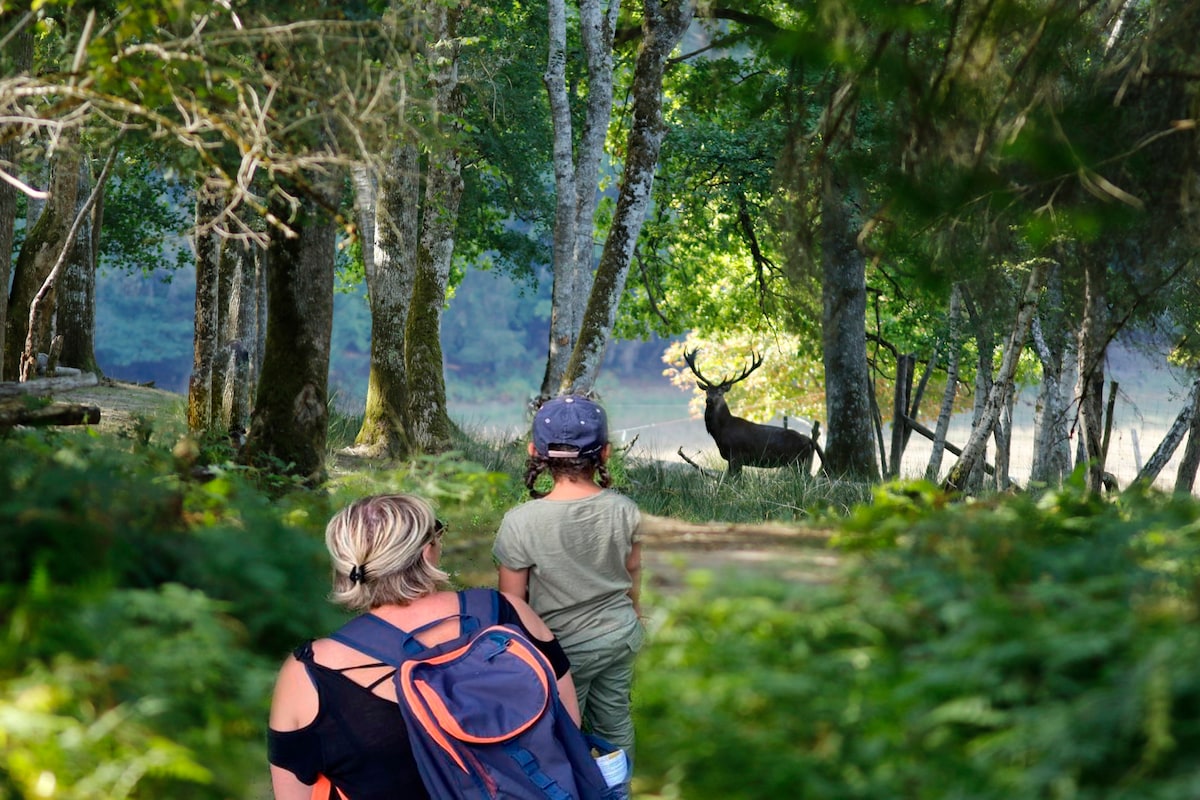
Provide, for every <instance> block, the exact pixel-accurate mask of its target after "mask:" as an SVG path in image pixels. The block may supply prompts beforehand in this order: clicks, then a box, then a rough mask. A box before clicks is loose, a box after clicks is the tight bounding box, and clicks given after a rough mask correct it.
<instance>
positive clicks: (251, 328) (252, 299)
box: [222, 240, 262, 436]
mask: <svg viewBox="0 0 1200 800" xmlns="http://www.w3.org/2000/svg"><path fill="white" fill-rule="evenodd" d="M222 247H223V249H224V250H225V251H227V252H226V253H225V256H224V257H227V258H229V259H230V260H232V261H233V262H234V265H235V266H234V280H233V287H232V294H231V295H230V301H229V306H230V313H229V329H228V331H227V332H226V336H225V338H226V342H227V356H228V361H229V367H228V375H229V380H228V382H227V383H228V385H227V389H228V398H227V399H226V401H225V406H227V408H228V412H227V415H226V417H225V418H224V419H223V420H222V422H223V424H224V425H225V427H226V428H227V429H228V430H229V432H230V433H231V434H237V435H239V436H240V435H244V434H245V432H246V430H247V429H248V428H249V427H250V414H251V412H252V410H253V409H252V406H251V400H250V399H251V397H253V395H254V388H255V382H256V375H257V373H256V372H255V369H254V363H255V355H254V348H255V346H256V332H255V328H256V323H257V321H258V306H259V303H260V302H261V301H262V299H261V298H259V296H258V292H257V281H256V274H257V271H258V265H257V262H258V261H261V260H262V250H260V249H259V248H257V247H255V246H254V245H253V244H251V243H250V242H247V241H234V240H229V241H226V242H224V244H223V245H222Z"/></svg>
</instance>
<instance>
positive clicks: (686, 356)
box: [683, 350, 713, 391]
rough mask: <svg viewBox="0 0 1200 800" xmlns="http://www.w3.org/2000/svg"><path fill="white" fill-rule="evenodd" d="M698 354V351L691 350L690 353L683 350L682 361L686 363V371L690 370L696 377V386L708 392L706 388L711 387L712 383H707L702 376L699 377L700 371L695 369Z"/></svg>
mask: <svg viewBox="0 0 1200 800" xmlns="http://www.w3.org/2000/svg"><path fill="white" fill-rule="evenodd" d="M699 352H700V351H699V350H692V351H690V352H689V351H687V350H684V351H683V360H684V362H686V363H687V365H688V369H690V370H691V371H692V374H693V375H695V376H696V385H697V386H699V387H700V388H701V389H702V390H704V391H708V388H709V387H710V386H712V385H713V383H712V382H711V381H709V380H708V379H707V378H705V377H704V376H703V375H701V374H700V370H698V369H696V353H699Z"/></svg>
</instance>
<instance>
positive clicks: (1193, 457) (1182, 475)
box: [1175, 384, 1200, 494]
mask: <svg viewBox="0 0 1200 800" xmlns="http://www.w3.org/2000/svg"><path fill="white" fill-rule="evenodd" d="M1194 385H1195V384H1193V386H1194ZM1189 399H1190V400H1191V401H1192V418H1191V421H1190V422H1189V424H1188V435H1187V437H1188V439H1187V447H1185V448H1184V449H1183V460H1182V461H1180V462H1179V470H1178V471H1177V472H1176V473H1175V491H1176V492H1177V493H1187V494H1191V492H1192V487H1193V486H1194V485H1195V483H1196V469H1197V468H1198V467H1200V391H1195V390H1193V391H1192V393H1191V396H1190V398H1189Z"/></svg>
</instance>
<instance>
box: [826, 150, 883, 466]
mask: <svg viewBox="0 0 1200 800" xmlns="http://www.w3.org/2000/svg"><path fill="white" fill-rule="evenodd" d="M823 184H824V185H823V187H822V196H821V266H822V273H823V275H824V278H823V281H822V289H821V296H822V302H823V312H822V317H821V329H822V330H821V333H822V353H823V362H824V367H825V416H826V418H827V419H828V426H827V427H828V434H827V441H826V445H825V467H826V469H827V470H828V472H829V473H830V474H831V475H834V476H836V477H850V478H854V479H858V480H870V481H877V480H879V466H878V464H877V463H876V461H875V447H874V444H873V442H872V439H871V401H870V397H869V396H868V393H869V392H870V391H871V384H870V376H869V374H868V372H867V357H866V353H867V328H866V326H867V317H866V314H867V284H866V261H865V259H864V258H863V254H862V253H861V252H860V251H859V250H858V247H857V246H856V245H855V236H854V232H853V230H852V229H851V222H850V212H849V208H848V200H847V198H846V193H845V192H844V191H841V190H840V189H839V188H838V187H837V186H835V184H834V180H833V176H832V175H831V174H830V172H829V168H828V167H826V168H825V171H824V176H823Z"/></svg>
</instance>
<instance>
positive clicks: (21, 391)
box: [0, 368, 99, 397]
mask: <svg viewBox="0 0 1200 800" xmlns="http://www.w3.org/2000/svg"><path fill="white" fill-rule="evenodd" d="M97 383H99V380H98V379H97V378H96V373H94V372H82V373H81V372H80V371H79V370H74V369H73V370H67V369H65V368H60V369H59V370H58V374H56V375H55V376H54V377H51V378H33V379H31V380H27V381H5V382H3V383H0V397H31V396H32V397H39V396H46V395H52V394H54V393H55V392H69V391H71V390H72V389H85V388H87V387H89V386H95V385H96V384H97Z"/></svg>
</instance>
